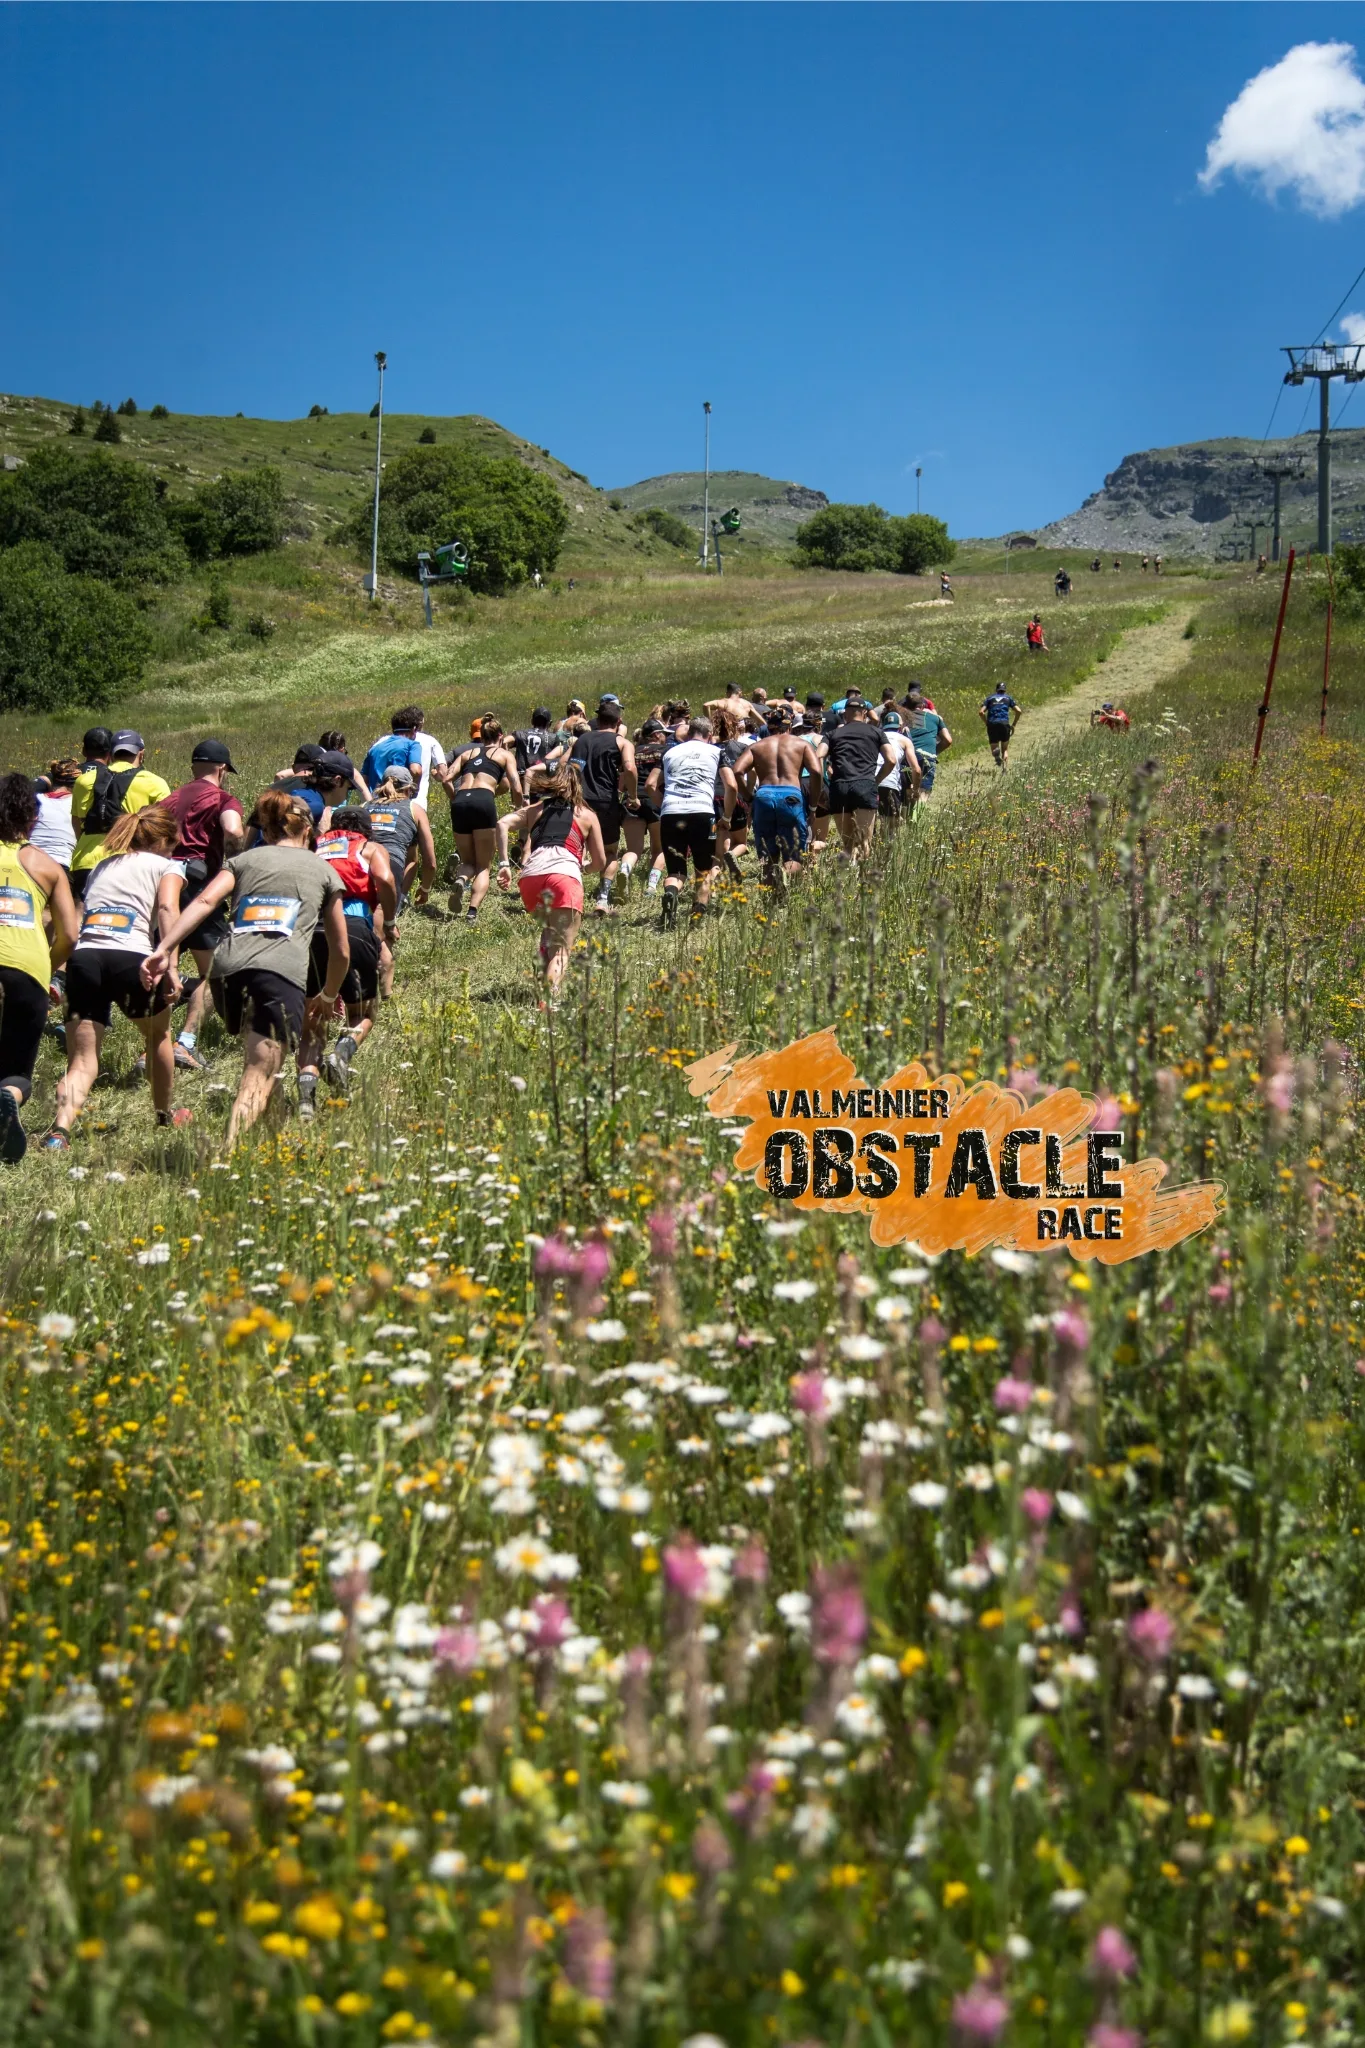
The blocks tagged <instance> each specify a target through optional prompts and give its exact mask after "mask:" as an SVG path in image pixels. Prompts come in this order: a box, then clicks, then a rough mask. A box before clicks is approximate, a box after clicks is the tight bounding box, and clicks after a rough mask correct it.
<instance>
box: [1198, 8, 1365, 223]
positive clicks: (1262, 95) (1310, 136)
mask: <svg viewBox="0 0 1365 2048" xmlns="http://www.w3.org/2000/svg"><path fill="white" fill-rule="evenodd" d="M1228 171H1232V172H1233V173H1234V174H1235V175H1236V176H1237V177H1239V178H1245V179H1247V180H1248V181H1250V182H1254V183H1256V184H1259V185H1260V187H1261V189H1262V191H1263V192H1264V194H1265V196H1266V197H1267V198H1268V199H1273V198H1274V197H1275V196H1276V195H1277V194H1278V193H1280V192H1283V191H1285V190H1288V191H1290V192H1292V193H1293V195H1294V197H1295V198H1296V199H1297V200H1298V202H1299V204H1300V205H1301V206H1302V207H1304V208H1305V209H1306V210H1307V211H1308V212H1309V213H1316V214H1321V215H1325V216H1331V215H1333V214H1339V213H1345V212H1347V211H1348V209H1349V208H1351V207H1353V206H1359V205H1360V204H1361V202H1362V201H1365V81H1362V79H1361V77H1360V74H1359V72H1358V71H1357V70H1356V53H1355V50H1354V48H1353V47H1352V45H1351V44H1350V43H1298V44H1296V45H1295V47H1294V48H1293V49H1292V50H1290V51H1289V53H1288V55H1287V56H1284V57H1281V59H1280V61H1279V63H1278V64H1271V65H1269V66H1268V67H1267V69H1266V70H1264V71H1258V72H1257V74H1256V76H1255V77H1254V78H1253V79H1251V80H1249V81H1248V83H1247V84H1246V85H1244V86H1243V87H1242V90H1241V91H1240V92H1239V93H1238V95H1237V97H1236V99H1235V100H1234V101H1233V102H1232V105H1231V106H1230V107H1229V108H1228V109H1227V110H1226V112H1225V113H1224V115H1223V118H1222V120H1221V121H1220V122H1219V124H1218V133H1217V134H1216V135H1215V136H1214V138H1213V140H1212V142H1211V143H1210V144H1209V148H1208V157H1207V160H1206V162H1205V165H1204V168H1203V170H1202V171H1201V172H1200V176H1199V182H1200V184H1201V185H1203V187H1204V189H1205V190H1206V191H1211V190H1212V188H1213V187H1214V186H1215V185H1216V184H1217V183H1218V181H1219V179H1220V178H1222V177H1223V175H1224V174H1225V173H1226V172H1228Z"/></svg>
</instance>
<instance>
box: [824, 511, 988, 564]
mask: <svg viewBox="0 0 1365 2048" xmlns="http://www.w3.org/2000/svg"><path fill="white" fill-rule="evenodd" d="M796 545H797V548H798V549H799V551H800V553H801V554H802V555H803V556H804V557H805V561H806V564H807V566H809V567H811V568H816V569H854V570H863V571H866V570H868V569H882V570H891V571H892V572H893V573H895V574H897V575H900V576H920V575H923V573H924V571H925V570H926V569H929V568H933V567H935V566H937V565H938V564H940V563H946V562H951V560H952V559H953V556H954V555H955V554H956V553H957V546H956V543H955V542H954V541H952V540H950V539H949V537H948V529H947V527H946V526H945V525H944V523H943V521H942V520H941V519H933V518H931V517H930V515H929V514H928V513H927V512H908V513H906V514H905V516H904V517H903V518H892V517H889V516H888V515H887V514H886V513H885V512H884V511H883V510H882V508H881V506H880V505H826V506H824V507H823V509H822V510H821V511H819V512H817V513H816V515H815V517H814V518H813V519H808V520H807V521H806V523H805V524H804V526H798V528H797V529H796Z"/></svg>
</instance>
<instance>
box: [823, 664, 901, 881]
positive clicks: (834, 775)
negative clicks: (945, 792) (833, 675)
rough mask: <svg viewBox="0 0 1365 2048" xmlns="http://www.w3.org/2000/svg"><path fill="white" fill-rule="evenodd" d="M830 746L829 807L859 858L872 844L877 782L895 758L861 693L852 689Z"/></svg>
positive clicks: (846, 846) (849, 848) (847, 844)
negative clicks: (870, 714)
mask: <svg viewBox="0 0 1365 2048" xmlns="http://www.w3.org/2000/svg"><path fill="white" fill-rule="evenodd" d="M827 745H828V747H829V807H830V811H831V812H832V814H833V815H834V817H836V818H837V819H838V821H839V835H840V837H841V838H842V840H843V842H844V852H845V853H846V854H847V855H848V857H849V859H850V860H859V859H861V858H862V856H863V855H864V854H865V853H866V852H867V850H868V848H869V846H870V845H871V844H872V827H873V825H874V824H875V823H876V819H877V784H878V781H879V779H880V776H881V774H882V772H883V764H885V770H886V772H889V771H890V770H891V769H892V768H894V766H895V758H894V756H893V755H892V753H891V750H890V748H889V747H888V746H887V745H886V742H885V740H884V739H883V738H882V734H881V730H880V728H879V727H878V726H875V725H873V724H872V722H871V720H870V719H869V718H868V715H867V706H866V704H865V703H864V702H863V699H862V697H861V695H860V694H859V693H858V692H857V691H854V690H850V691H849V693H848V697H847V699H846V701H845V704H844V718H843V722H842V724H840V725H837V726H836V727H835V728H834V731H833V732H832V733H831V734H830V736H829V739H828V741H827Z"/></svg>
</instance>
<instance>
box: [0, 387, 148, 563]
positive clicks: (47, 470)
mask: <svg viewBox="0 0 1365 2048" xmlns="http://www.w3.org/2000/svg"><path fill="white" fill-rule="evenodd" d="M104 417H106V418H110V417H112V415H110V414H106V415H104ZM33 540H36V541H43V542H45V543H46V544H47V545H48V546H49V547H52V548H55V550H56V551H57V553H58V555H59V556H60V557H61V559H62V561H63V562H64V563H65V565H66V567H67V569H68V570H70V572H71V573H72V574H73V575H78V576H97V577H99V578H100V579H101V580H102V581H103V582H106V583H122V584H135V583H149V582H156V583H165V582H169V581H170V580H171V579H172V578H173V577H175V576H177V575H179V574H180V573H181V572H182V571H183V569H184V566H185V558H184V553H183V550H182V549H181V547H180V545H179V542H178V541H177V540H176V537H175V535H174V534H173V533H172V531H171V528H170V525H169V523H168V521H167V518H166V510H165V507H164V506H163V505H162V503H161V501H160V499H159V498H158V496H157V490H156V482H155V480H154V478H153V477H152V475H151V473H150V471H148V470H146V469H143V468H141V467H140V465H139V464H137V463H135V462H125V461H121V460H120V459H119V458H118V457H117V456H114V455H106V454H104V453H103V451H102V450H100V451H97V452H96V453H94V454H92V455H88V456H84V457H82V456H81V455H78V454H77V452H76V450H75V449H74V448H65V447H63V446H62V443H61V442H60V441H55V442H48V443H47V444H46V445H45V446H44V447H41V448H35V449H34V451H33V453H32V455H31V456H30V457H29V459H28V461H27V462H26V463H25V464H24V466H23V468H22V469H16V470H11V471H6V472H4V473H3V474H0V549H4V548H13V547H17V546H19V545H20V543H21V542H23V541H33Z"/></svg>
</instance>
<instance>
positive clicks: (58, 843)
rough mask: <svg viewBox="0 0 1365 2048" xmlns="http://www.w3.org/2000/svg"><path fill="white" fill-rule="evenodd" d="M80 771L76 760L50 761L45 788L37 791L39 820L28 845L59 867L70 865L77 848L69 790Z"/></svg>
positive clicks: (71, 788)
mask: <svg viewBox="0 0 1365 2048" xmlns="http://www.w3.org/2000/svg"><path fill="white" fill-rule="evenodd" d="M80 772H81V764H80V762H79V761H49V762H48V764H47V788H46V789H45V790H42V791H40V792H39V796H38V822H37V824H36V825H35V826H34V828H33V837H32V839H31V840H30V841H29V844H30V846H36V847H37V848H38V850H39V852H40V853H50V854H51V856H52V858H53V860H55V861H56V863H57V865H58V867H59V868H69V867H70V866H71V856H72V854H73V853H74V852H75V848H76V827H75V826H74V825H73V823H72V822H71V792H72V790H73V789H74V788H75V786H76V778H77V776H78V775H79V774H80Z"/></svg>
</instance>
